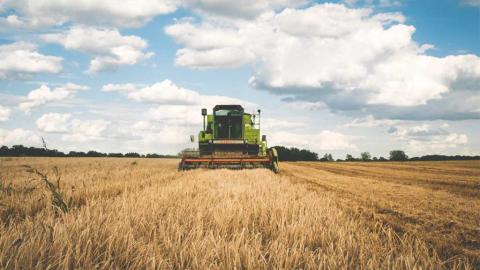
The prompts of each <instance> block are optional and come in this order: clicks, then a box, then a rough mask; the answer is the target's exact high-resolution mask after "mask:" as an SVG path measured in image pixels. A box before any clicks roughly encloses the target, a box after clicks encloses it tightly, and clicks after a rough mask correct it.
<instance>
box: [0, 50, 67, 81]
mask: <svg viewBox="0 0 480 270" xmlns="http://www.w3.org/2000/svg"><path fill="white" fill-rule="evenodd" d="M61 62H62V58H61V57H56V56H49V55H43V54H41V53H39V52H38V51H37V46H36V45H35V44H32V43H27V42H15V43H11V44H6V45H0V80H4V79H27V78H30V77H31V76H32V75H34V74H38V73H58V72H60V71H61V69H62V66H61Z"/></svg>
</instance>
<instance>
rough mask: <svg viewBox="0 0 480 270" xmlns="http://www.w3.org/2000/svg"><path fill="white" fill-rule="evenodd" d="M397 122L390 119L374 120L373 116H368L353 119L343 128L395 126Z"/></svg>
mask: <svg viewBox="0 0 480 270" xmlns="http://www.w3.org/2000/svg"><path fill="white" fill-rule="evenodd" d="M398 122H399V121H398V120H391V119H376V118H375V117H374V116H373V115H368V116H366V117H363V118H355V119H353V120H352V121H351V122H350V123H347V124H346V125H345V127H384V126H392V125H395V124H396V123H398Z"/></svg>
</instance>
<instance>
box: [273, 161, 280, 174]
mask: <svg viewBox="0 0 480 270" xmlns="http://www.w3.org/2000/svg"><path fill="white" fill-rule="evenodd" d="M272 171H273V172H274V173H279V171H280V170H279V169H278V162H277V161H273V162H272Z"/></svg>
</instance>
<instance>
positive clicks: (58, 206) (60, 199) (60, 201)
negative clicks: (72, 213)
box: [23, 165, 73, 214]
mask: <svg viewBox="0 0 480 270" xmlns="http://www.w3.org/2000/svg"><path fill="white" fill-rule="evenodd" d="M23 167H24V168H26V169H27V172H29V173H33V174H35V175H37V176H39V177H40V180H41V181H42V182H43V183H44V184H45V187H46V188H47V190H48V191H49V192H50V194H51V196H52V206H53V208H54V209H55V212H56V213H57V214H59V213H67V212H68V211H69V210H70V209H71V208H72V206H73V198H72V197H70V198H69V199H68V201H67V202H66V201H65V199H64V196H63V194H62V193H61V190H60V174H59V172H58V168H57V167H53V172H54V174H55V178H56V179H55V180H56V181H55V182H56V183H54V182H51V181H50V180H49V179H48V176H47V174H45V173H42V172H40V171H38V170H37V169H35V168H33V167H31V166H29V165H24V166H23Z"/></svg>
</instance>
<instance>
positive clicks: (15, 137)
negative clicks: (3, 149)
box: [0, 128, 42, 146]
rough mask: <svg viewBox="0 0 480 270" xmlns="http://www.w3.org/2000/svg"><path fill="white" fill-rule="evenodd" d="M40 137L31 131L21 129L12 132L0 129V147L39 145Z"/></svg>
mask: <svg viewBox="0 0 480 270" xmlns="http://www.w3.org/2000/svg"><path fill="white" fill-rule="evenodd" d="M41 141H42V139H41V137H40V136H39V135H38V134H36V133H35V132H33V131H30V130H25V129H22V128H15V129H13V130H7V129H0V145H7V146H11V145H17V144H23V145H29V146H30V145H36V146H40V145H41Z"/></svg>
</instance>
